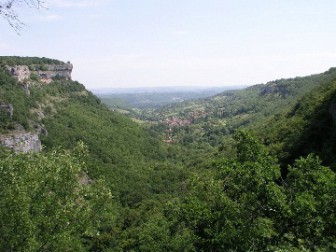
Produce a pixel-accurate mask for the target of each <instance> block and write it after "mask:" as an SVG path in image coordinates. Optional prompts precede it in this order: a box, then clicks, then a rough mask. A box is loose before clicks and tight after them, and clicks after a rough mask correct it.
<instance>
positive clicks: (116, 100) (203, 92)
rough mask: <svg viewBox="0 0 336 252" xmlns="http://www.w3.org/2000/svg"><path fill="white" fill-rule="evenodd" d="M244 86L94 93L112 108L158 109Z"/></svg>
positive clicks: (151, 88)
mask: <svg viewBox="0 0 336 252" xmlns="http://www.w3.org/2000/svg"><path fill="white" fill-rule="evenodd" d="M243 87H244V86H226V87H209V88H207V87H160V88H155V87H149V88H121V89H101V90H93V92H94V93H95V94H96V95H97V96H98V97H100V98H101V99H102V101H103V102H104V103H105V104H106V105H108V106H109V107H110V108H119V109H125V108H126V109H131V108H141V109H144V108H158V107H161V106H164V105H167V104H170V103H180V102H183V101H188V100H192V99H199V98H205V97H209V96H212V95H214V94H217V93H219V92H222V91H224V90H237V89H241V88H243Z"/></svg>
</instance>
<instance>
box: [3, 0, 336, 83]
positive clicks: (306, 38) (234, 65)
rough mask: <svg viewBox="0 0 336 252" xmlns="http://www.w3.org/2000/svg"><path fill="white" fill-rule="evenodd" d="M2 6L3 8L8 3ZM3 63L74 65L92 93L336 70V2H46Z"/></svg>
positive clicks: (8, 40) (11, 38) (31, 13)
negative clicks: (27, 59)
mask: <svg viewBox="0 0 336 252" xmlns="http://www.w3.org/2000/svg"><path fill="white" fill-rule="evenodd" d="M0 2H3V1H1V0H0ZM14 7H15V8H16V9H17V11H18V13H19V15H20V19H21V20H22V21H23V22H24V23H25V24H26V26H25V27H24V28H23V29H22V30H21V31H20V35H18V34H17V33H16V32H15V31H14V30H13V29H12V28H11V27H10V26H9V25H8V23H7V22H6V20H4V19H0V29H1V33H0V55H7V56H12V55H15V56H38V57H47V58H53V59H59V60H62V61H70V62H71V63H73V65H74V69H73V73H72V77H73V79H74V80H77V81H79V82H81V83H83V84H84V85H85V86H86V87H87V88H88V89H98V88H125V87H154V86H155V87H160V86H208V87H213V86H232V85H253V84H259V83H266V82H268V81H271V80H275V79H280V78H289V77H296V76H305V75H310V74H314V73H320V72H324V71H326V70H327V69H329V68H330V67H333V66H336V32H335V31H336V15H335V13H336V1H335V0H45V8H41V9H39V10H37V9H35V8H27V7H25V6H24V5H23V4H22V3H21V4H19V5H15V6H14Z"/></svg>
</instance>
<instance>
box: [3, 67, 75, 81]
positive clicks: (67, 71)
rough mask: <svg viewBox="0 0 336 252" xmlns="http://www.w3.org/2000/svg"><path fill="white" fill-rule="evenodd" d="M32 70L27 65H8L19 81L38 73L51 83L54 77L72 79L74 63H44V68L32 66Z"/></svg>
mask: <svg viewBox="0 0 336 252" xmlns="http://www.w3.org/2000/svg"><path fill="white" fill-rule="evenodd" d="M31 68H33V70H30V69H29V67H28V66H26V65H17V66H7V70H8V71H9V72H10V74H11V75H12V76H13V78H14V79H16V80H17V81H19V82H25V81H26V80H28V79H30V77H31V74H35V75H37V76H38V77H39V78H40V79H41V81H42V82H45V83H50V82H51V81H52V80H53V79H54V78H60V79H65V80H71V72H72V69H73V65H72V64H71V63H70V62H68V63H64V64H59V65H43V70H41V69H40V68H39V66H34V65H33V66H31Z"/></svg>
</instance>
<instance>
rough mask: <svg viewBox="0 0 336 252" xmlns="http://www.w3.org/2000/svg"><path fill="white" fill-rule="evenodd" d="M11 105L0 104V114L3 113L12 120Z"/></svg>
mask: <svg viewBox="0 0 336 252" xmlns="http://www.w3.org/2000/svg"><path fill="white" fill-rule="evenodd" d="M13 110H14V109H13V105H12V104H1V103H0V112H3V113H5V114H6V115H7V116H8V117H10V118H12V116H13Z"/></svg>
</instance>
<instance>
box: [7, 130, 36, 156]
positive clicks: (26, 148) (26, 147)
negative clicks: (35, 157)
mask: <svg viewBox="0 0 336 252" xmlns="http://www.w3.org/2000/svg"><path fill="white" fill-rule="evenodd" d="M0 142H1V145H3V146H6V147H8V148H11V149H13V150H14V151H15V152H17V153H21V152H23V153H27V152H39V151H41V150H42V145H41V141H40V139H39V137H38V134H37V133H32V132H25V131H23V132H17V133H15V134H14V133H12V134H10V135H2V136H0Z"/></svg>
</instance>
